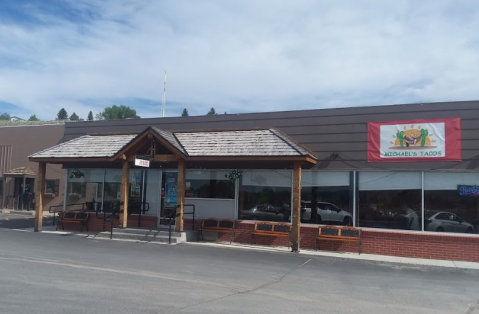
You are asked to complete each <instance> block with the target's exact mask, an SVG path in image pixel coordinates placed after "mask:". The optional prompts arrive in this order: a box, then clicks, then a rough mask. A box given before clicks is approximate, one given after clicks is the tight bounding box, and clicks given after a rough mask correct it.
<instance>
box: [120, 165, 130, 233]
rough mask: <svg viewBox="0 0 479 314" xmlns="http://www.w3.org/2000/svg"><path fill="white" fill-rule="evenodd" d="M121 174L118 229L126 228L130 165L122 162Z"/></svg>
mask: <svg viewBox="0 0 479 314" xmlns="http://www.w3.org/2000/svg"><path fill="white" fill-rule="evenodd" d="M122 169H123V172H122V175H121V192H120V193H121V199H120V201H121V205H120V224H119V227H120V228H126V227H127V226H128V189H129V188H130V164H129V163H128V161H126V160H124V161H123V168H122Z"/></svg>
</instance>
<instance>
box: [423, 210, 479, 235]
mask: <svg viewBox="0 0 479 314" xmlns="http://www.w3.org/2000/svg"><path fill="white" fill-rule="evenodd" d="M428 216H429V217H428ZM426 217H428V218H426V219H425V220H424V229H425V230H427V231H436V232H457V233H473V232H474V227H473V225H471V224H470V223H468V222H465V221H464V220H463V219H461V218H460V217H459V216H457V215H455V214H453V213H448V212H434V211H426Z"/></svg>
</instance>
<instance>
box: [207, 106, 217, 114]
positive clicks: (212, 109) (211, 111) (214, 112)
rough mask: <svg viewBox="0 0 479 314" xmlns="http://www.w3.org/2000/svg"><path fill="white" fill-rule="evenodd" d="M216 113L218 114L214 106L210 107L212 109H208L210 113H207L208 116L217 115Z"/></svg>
mask: <svg viewBox="0 0 479 314" xmlns="http://www.w3.org/2000/svg"><path fill="white" fill-rule="evenodd" d="M215 114H216V110H215V108H213V107H212V108H211V109H210V111H208V113H207V115H208V116H211V115H215Z"/></svg>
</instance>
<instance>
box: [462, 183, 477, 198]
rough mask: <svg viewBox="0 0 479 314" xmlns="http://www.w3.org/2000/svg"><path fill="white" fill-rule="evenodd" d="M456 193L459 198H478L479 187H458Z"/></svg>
mask: <svg viewBox="0 0 479 314" xmlns="http://www.w3.org/2000/svg"><path fill="white" fill-rule="evenodd" d="M457 192H458V193H459V195H460V196H472V197H479V186H475V185H458V186H457Z"/></svg>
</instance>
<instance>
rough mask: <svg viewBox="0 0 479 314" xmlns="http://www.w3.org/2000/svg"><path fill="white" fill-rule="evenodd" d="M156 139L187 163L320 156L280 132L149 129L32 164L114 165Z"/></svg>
mask: <svg viewBox="0 0 479 314" xmlns="http://www.w3.org/2000/svg"><path fill="white" fill-rule="evenodd" d="M149 135H152V136H153V137H155V138H156V139H157V140H159V141H160V142H161V143H162V144H164V145H165V146H167V147H168V148H169V149H170V150H171V152H172V153H173V154H175V155H177V156H178V157H179V158H182V159H185V160H199V159H206V158H214V159H215V160H218V159H219V158H224V159H225V160H228V159H230V158H232V157H234V158H248V159H250V158H252V157H257V158H263V159H264V158H279V159H285V160H286V159H294V158H303V159H307V161H308V162H311V163H316V160H317V158H316V156H315V155H314V154H313V153H312V152H310V151H309V150H307V149H306V148H304V147H303V146H301V145H300V144H298V143H296V142H295V141H294V140H292V139H291V138H289V137H288V136H286V135H285V134H283V133H282V132H280V131H279V130H276V129H259V130H233V131H231V130H227V131H221V130H219V131H198V132H171V131H167V130H162V129H158V128H156V127H148V128H147V129H146V130H145V131H143V132H141V133H140V134H130V135H85V136H81V137H79V138H76V139H73V140H70V141H67V142H64V143H62V144H59V145H56V146H53V147H51V148H48V149H45V150H43V151H40V152H38V153H35V154H33V155H31V156H29V157H30V160H32V161H47V162H54V161H55V160H60V159H61V160H70V159H72V160H73V159H74V160H83V161H88V160H91V161H93V160H98V159H103V160H108V161H113V160H116V159H117V158H119V156H120V155H121V154H124V153H125V152H126V151H128V149H129V147H131V146H133V145H134V143H137V142H138V141H141V140H142V139H144V138H146V136H149Z"/></svg>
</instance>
